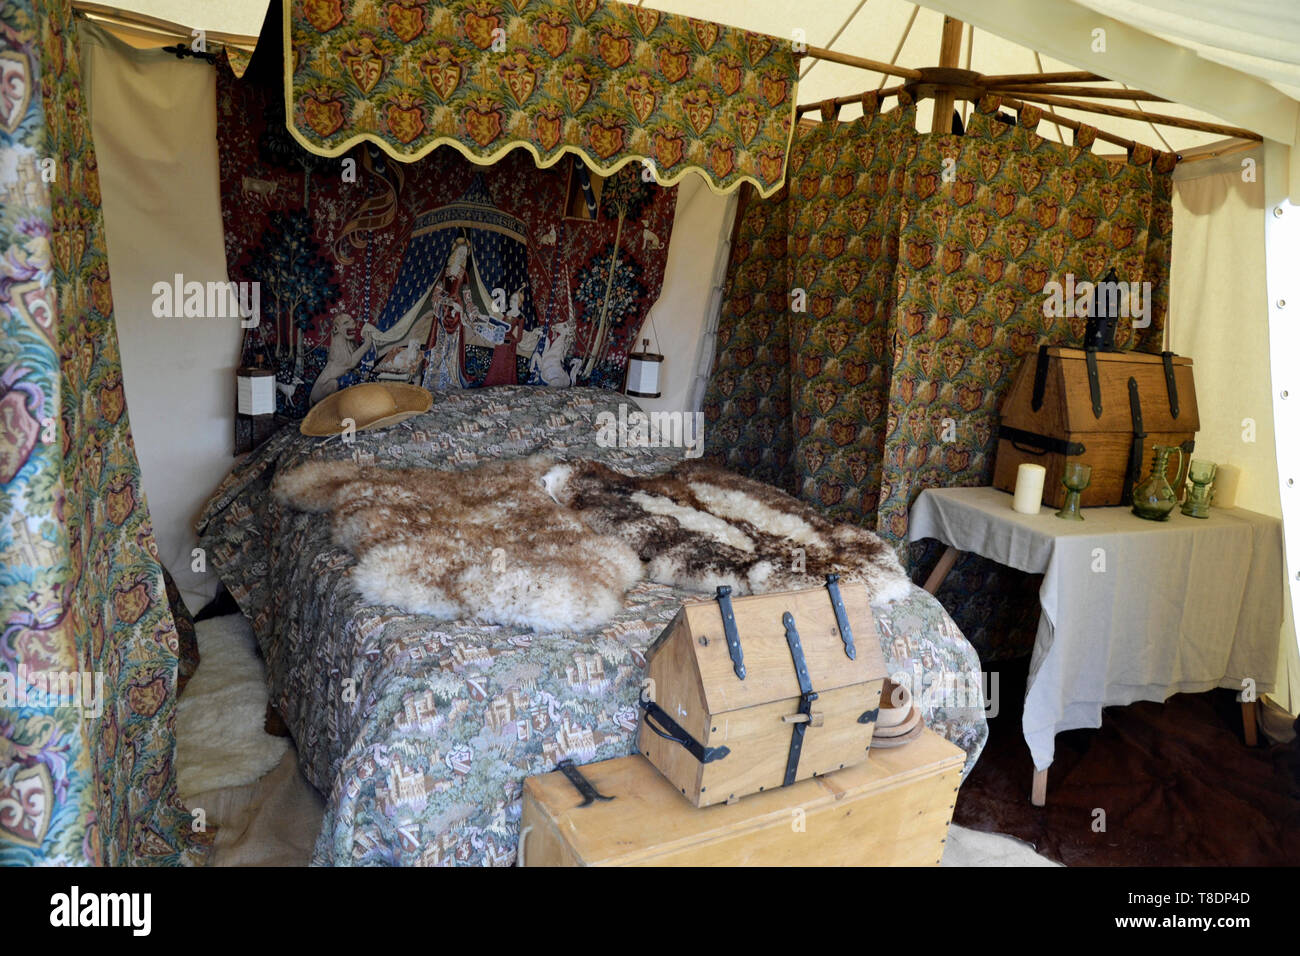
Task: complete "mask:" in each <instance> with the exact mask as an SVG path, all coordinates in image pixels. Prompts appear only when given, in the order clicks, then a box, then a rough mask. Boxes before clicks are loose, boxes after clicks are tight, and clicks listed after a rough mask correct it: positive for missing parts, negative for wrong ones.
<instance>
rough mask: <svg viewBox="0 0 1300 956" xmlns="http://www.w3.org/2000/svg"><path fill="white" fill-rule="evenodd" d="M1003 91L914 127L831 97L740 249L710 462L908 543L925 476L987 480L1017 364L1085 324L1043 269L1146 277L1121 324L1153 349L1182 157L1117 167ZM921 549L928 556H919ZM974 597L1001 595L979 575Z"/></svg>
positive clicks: (719, 366)
mask: <svg viewBox="0 0 1300 956" xmlns="http://www.w3.org/2000/svg"><path fill="white" fill-rule="evenodd" d="M997 105H998V104H997V101H996V100H992V99H990V100H986V101H985V102H983V103H981V104H980V105H979V107H978V109H976V110H975V111H974V112H973V114H972V116H971V119H970V123H969V129H968V130H967V132H966V134H965V135H964V136H952V135H925V134H919V133H917V132H916V129H915V109H914V106H913V104H912V103H911V102H910V101H909V100H907V99H906V98H904V101H903V102H902V103H901V104H900V105H899V107H898V108H896V109H894V110H892V111H890V112H888V113H884V114H880V113H879V112H878V110H877V107H876V103H875V101H874V98H871V97H868V98H867V100H866V102H865V104H864V106H865V115H864V116H863V117H862V118H861V119H858V120H854V121H852V122H845V123H841V122H838V121H837V120H836V119H835V118H834V111H833V110H827V111H826V113H825V115H824V116H823V122H822V123H820V124H817V126H816V127H815V128H813V129H810V130H801V131H800V132H798V133H797V134H796V137H795V142H794V145H793V146H792V148H791V153H790V168H789V174H788V184H787V189H786V190H785V191H783V192H782V193H780V194H779V195H778V196H776V197H774V198H773V199H771V200H767V201H751V202H750V203H749V204H748V206H747V208H746V209H745V211H744V214H743V218H742V221H741V224H740V227H739V233H738V236H737V240H736V243H735V245H734V247H733V253H732V261H731V265H730V268H729V274H728V288H727V296H726V299H725V301H724V307H723V313H722V317H721V320H720V326H719V333H718V335H719V337H718V342H719V346H718V354H717V358H716V360H715V366H714V373H713V376H712V378H711V380H710V384H709V389H708V392H707V395H706V399H705V415H706V421H707V422H708V424H709V426H710V428H711V435H712V437H711V438H710V441H709V447H710V449H711V454H713V455H715V456H716V457H717V458H718V460H720V461H721V462H723V463H724V464H726V465H727V466H729V467H732V468H735V469H737V470H740V471H743V472H746V473H750V474H754V475H756V476H758V477H761V478H763V479H764V480H767V481H769V482H772V483H774V484H777V485H780V486H782V487H785V488H787V489H789V490H791V491H793V492H795V493H797V494H799V495H800V496H801V497H803V498H804V499H806V500H808V501H810V502H813V503H815V504H817V505H819V506H821V507H822V508H823V509H824V510H825V511H826V512H827V514H828V515H830V516H832V517H834V518H836V519H839V520H845V521H854V522H856V523H859V524H862V525H865V526H867V527H870V528H873V529H875V530H877V531H878V532H879V533H880V534H881V535H882V536H884V537H885V538H886V539H887V540H890V541H893V542H894V543H895V544H897V545H898V546H899V547H900V550H903V551H904V552H905V553H906V549H905V548H904V543H905V542H906V539H907V514H908V509H909V508H910V507H911V505H912V502H913V501H915V499H916V496H917V494H919V493H920V491H921V489H923V488H933V487H942V486H954V485H984V484H988V483H989V481H990V480H991V478H992V470H993V453H994V451H995V449H996V431H997V421H998V417H997V416H998V409H999V406H1000V404H1001V400H1002V397H1003V396H1004V395H1005V393H1006V390H1007V388H1008V387H1009V386H1010V381H1011V376H1012V375H1013V374H1014V373H1015V371H1016V369H1017V368H1018V367H1019V365H1020V363H1021V361H1022V360H1023V359H1024V358H1025V357H1026V356H1027V355H1029V354H1031V353H1033V352H1034V350H1035V349H1036V348H1037V346H1038V345H1039V344H1040V343H1043V342H1050V343H1057V342H1066V343H1070V342H1079V341H1081V340H1082V334H1083V325H1084V322H1085V317H1084V316H1082V315H1080V316H1077V317H1076V316H1068V317H1067V316H1065V315H1046V314H1044V313H1045V310H1044V304H1045V301H1046V298H1047V296H1046V292H1045V286H1046V284H1047V283H1048V282H1050V281H1057V282H1062V283H1064V282H1065V281H1066V277H1067V275H1073V276H1074V277H1075V279H1076V281H1081V280H1084V279H1087V280H1090V281H1097V280H1099V279H1101V278H1102V277H1103V276H1104V275H1105V273H1106V271H1107V270H1108V269H1109V268H1111V267H1114V268H1115V270H1116V272H1117V274H1118V275H1119V277H1120V278H1121V279H1123V280H1124V281H1129V282H1137V283H1143V282H1149V283H1151V285H1150V296H1149V306H1150V316H1149V317H1150V322H1149V324H1148V325H1146V326H1145V327H1137V326H1135V325H1134V324H1133V323H1121V327H1120V332H1119V335H1118V336H1117V344H1118V345H1119V346H1120V347H1122V348H1134V349H1139V350H1142V351H1152V352H1154V351H1159V350H1160V347H1161V342H1162V338H1163V329H1164V320H1165V311H1166V308H1167V302H1168V278H1169V256H1170V232H1171V226H1172V213H1171V206H1170V199H1171V196H1172V176H1171V173H1172V170H1173V165H1174V157H1173V156H1172V155H1169V154H1153V152H1152V151H1151V150H1150V149H1148V148H1145V147H1139V148H1138V149H1137V150H1136V151H1135V152H1134V154H1133V155H1132V156H1130V157H1129V159H1128V161H1127V162H1114V161H1109V160H1105V159H1102V158H1100V157H1098V156H1095V155H1093V153H1092V152H1091V150H1090V148H1089V147H1090V145H1091V143H1092V140H1093V138H1094V136H1095V130H1091V129H1089V128H1087V127H1085V128H1084V129H1083V130H1082V131H1081V133H1080V135H1078V136H1077V137H1076V142H1075V143H1074V144H1073V145H1070V146H1065V145H1062V144H1060V143H1057V142H1052V141H1050V140H1047V139H1045V138H1043V137H1041V136H1039V135H1038V134H1037V133H1036V132H1035V131H1034V128H1035V127H1036V126H1037V124H1038V121H1039V119H1040V117H1041V113H1040V111H1038V110H1037V109H1033V108H1026V109H1025V110H1024V111H1023V112H1022V113H1021V115H1020V117H1019V121H1018V122H1017V123H1012V124H1008V123H1007V122H1004V121H1002V120H1000V119H998V118H996V116H995V114H996V113H997ZM1047 311H1052V310H1050V309H1049V310H1047ZM910 557H911V558H912V559H913V561H914V563H916V564H918V565H923V563H924V561H923V560H922V553H921V549H917V551H916V553H914V554H911V555H910ZM960 570H961V569H959V571H960ZM961 580H962V576H961V574H957V575H955V578H954V577H950V581H955V584H954V586H957V587H960V586H961V583H960V582H961ZM967 598H969V600H970V601H974V602H976V603H978V602H979V601H981V600H987V601H989V602H996V601H997V600H998V596H997V592H996V589H994V590H993V591H992V592H991V593H990V592H988V590H987V589H986V590H985V592H984V593H983V594H982V595H981V593H980V589H979V588H978V587H975V586H974V585H973V584H972V585H970V586H969V589H968V591H967V593H966V594H964V595H963V600H966V599H967ZM986 610H989V611H990V612H992V611H993V610H995V608H994V606H993V604H990V607H989V608H987V609H986ZM973 617H974V615H972V618H973ZM959 623H963V622H962V621H959ZM967 626H968V627H972V626H973V625H970V624H967ZM968 636H971V635H970V634H968ZM977 636H978V635H977ZM972 640H976V637H972ZM976 646H980V645H979V644H978V642H977V645H976Z"/></svg>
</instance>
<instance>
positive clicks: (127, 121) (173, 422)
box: [78, 0, 1300, 713]
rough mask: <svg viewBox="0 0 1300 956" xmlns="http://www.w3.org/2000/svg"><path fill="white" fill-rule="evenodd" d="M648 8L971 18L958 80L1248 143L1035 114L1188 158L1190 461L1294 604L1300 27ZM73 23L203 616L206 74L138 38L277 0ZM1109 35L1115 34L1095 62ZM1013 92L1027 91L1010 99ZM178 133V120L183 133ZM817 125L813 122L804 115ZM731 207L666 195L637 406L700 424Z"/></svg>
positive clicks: (755, 5) (222, 447) (258, 11)
mask: <svg viewBox="0 0 1300 956" xmlns="http://www.w3.org/2000/svg"><path fill="white" fill-rule="evenodd" d="M651 5H652V6H656V7H658V8H659V9H662V10H664V11H666V12H672V13H682V14H689V15H692V16H698V17H704V18H708V19H712V20H715V21H718V22H720V23H735V24H736V25H737V26H741V27H744V28H746V29H751V30H756V31H761V32H765V33H770V34H772V35H774V36H779V37H791V38H793V39H795V40H799V41H803V42H806V43H807V44H808V45H809V46H810V47H813V48H817V49H822V50H830V51H839V52H842V53H844V54H848V55H850V56H856V57H860V58H864V59H866V60H869V61H874V62H876V63H877V64H879V65H894V66H896V67H902V68H908V67H920V66H928V65H932V64H934V63H935V62H937V59H938V55H939V51H940V47H941V43H942V36H943V33H944V18H945V15H949V16H951V17H955V18H957V19H959V20H961V21H963V22H964V23H965V27H964V30H963V32H962V34H961V37H960V43H959V46H958V64H959V66H960V67H961V68H964V69H969V70H973V71H977V72H978V73H980V74H983V75H984V76H1005V75H1019V74H1032V73H1053V72H1072V71H1080V70H1092V71H1095V72H1097V73H1099V74H1103V75H1105V76H1106V77H1109V78H1110V79H1111V80H1112V81H1114V82H1113V83H1108V84H1101V87H1102V88H1113V89H1115V90H1123V89H1129V90H1136V91H1139V92H1141V91H1146V92H1147V93H1149V94H1151V95H1152V96H1153V97H1155V98H1160V99H1162V100H1164V101H1167V102H1159V101H1156V100H1154V99H1152V100H1137V99H1130V98H1127V97H1124V96H1122V95H1120V96H1117V97H1115V98H1114V99H1113V100H1112V99H1106V100H1102V101H1101V102H1103V103H1113V104H1115V105H1116V106H1118V107H1120V108H1121V110H1134V109H1143V110H1148V111H1150V112H1159V113H1162V114H1165V115H1169V116H1174V117H1180V118H1184V119H1188V120H1192V121H1197V122H1200V123H1202V124H1209V125H1215V126H1230V127H1240V128H1243V129H1246V130H1250V131H1254V132H1256V133H1258V134H1259V135H1260V136H1261V137H1262V140H1263V141H1262V142H1260V143H1256V142H1254V141H1252V140H1246V139H1241V138H1239V137H1225V136H1224V135H1223V133H1222V132H1215V131H1211V130H1206V129H1188V128H1182V127H1178V126H1171V125H1165V124H1159V125H1153V124H1152V123H1149V122H1143V121H1139V120H1136V119H1133V118H1131V117H1128V116H1124V115H1118V116H1098V115H1095V114H1092V113H1087V112H1083V111H1080V110H1076V109H1074V108H1071V107H1069V106H1064V105H1059V104H1051V103H1050V101H1049V102H1048V104H1047V107H1048V108H1049V109H1050V110H1052V111H1054V112H1055V113H1056V114H1058V115H1059V116H1060V117H1064V118H1065V119H1068V120H1073V121H1075V122H1080V121H1081V122H1087V123H1095V124H1096V125H1097V126H1099V127H1101V128H1102V129H1103V130H1104V131H1106V132H1107V133H1109V134H1112V135H1113V136H1114V137H1116V138H1119V139H1121V140H1133V141H1136V142H1138V143H1144V144H1147V145H1150V146H1153V147H1155V148H1158V149H1163V150H1166V151H1169V152H1176V153H1178V154H1179V155H1180V156H1181V157H1182V160H1183V161H1182V162H1181V163H1180V165H1179V167H1178V169H1177V171H1176V172H1175V176H1174V182H1175V191H1174V222H1175V226H1174V231H1175V233H1176V234H1177V241H1176V242H1175V243H1174V245H1173V250H1174V251H1173V262H1172V267H1171V291H1170V307H1169V321H1168V324H1167V330H1166V347H1167V348H1170V349H1172V350H1173V351H1175V352H1178V353H1180V354H1190V355H1194V356H1195V357H1196V362H1197V387H1198V391H1199V393H1200V395H1201V416H1202V418H1201V430H1200V432H1199V434H1198V436H1197V448H1198V451H1201V452H1202V453H1203V454H1205V455H1206V456H1208V457H1211V458H1214V459H1216V460H1219V461H1221V462H1232V463H1234V464H1236V465H1238V466H1239V467H1240V468H1241V469H1242V475H1243V478H1242V484H1241V487H1240V489H1239V491H1238V495H1237V503H1238V504H1239V505H1241V506H1243V507H1246V508H1250V509H1253V510H1256V511H1259V512H1262V513H1265V514H1271V515H1280V516H1282V517H1283V518H1284V520H1285V521H1286V530H1287V532H1288V533H1287V535H1286V540H1287V559H1288V563H1287V567H1288V569H1289V570H1288V571H1287V578H1288V581H1289V588H1288V589H1287V590H1288V593H1289V595H1290V596H1291V597H1292V599H1294V596H1295V594H1296V593H1297V591H1296V589H1297V587H1298V586H1300V585H1298V583H1297V582H1298V581H1300V572H1298V571H1297V570H1296V569H1297V568H1300V533H1298V532H1297V530H1296V529H1297V528H1300V501H1298V500H1297V499H1296V498H1295V488H1294V481H1293V479H1292V478H1291V477H1290V476H1291V475H1292V474H1300V451H1298V450H1297V448H1296V447H1295V444H1294V442H1292V443H1288V442H1287V441H1286V436H1294V435H1297V434H1300V410H1298V409H1296V408H1295V404H1296V403H1295V401H1294V398H1292V399H1291V400H1290V401H1288V399H1287V396H1288V395H1291V396H1297V395H1300V380H1296V379H1295V378H1294V376H1295V374H1296V373H1295V371H1294V369H1293V368H1291V367H1289V365H1288V363H1286V362H1285V361H1284V360H1283V356H1286V355H1294V354H1298V353H1297V347H1300V341H1298V339H1300V333H1297V332H1296V331H1295V330H1294V329H1293V328H1288V327H1287V326H1286V325H1285V324H1284V322H1283V318H1284V317H1285V315H1286V314H1287V312H1288V311H1292V310H1294V308H1295V305H1296V304H1297V303H1300V288H1297V287H1296V285H1297V283H1298V282H1300V279H1297V278H1296V276H1295V272H1294V270H1293V269H1292V268H1291V263H1293V262H1294V261H1295V260H1296V258H1297V256H1298V255H1300V212H1297V210H1296V207H1295V205H1293V203H1292V202H1291V200H1290V198H1289V197H1294V196H1297V194H1300V139H1298V137H1300V49H1298V47H1300V14H1297V13H1296V12H1294V11H1291V10H1288V9H1284V8H1282V7H1280V6H1279V8H1278V9H1277V10H1276V11H1273V12H1272V13H1271V15H1270V16H1269V17H1268V18H1267V19H1261V18H1260V17H1258V16H1255V15H1252V10H1253V9H1254V7H1255V6H1256V5H1254V4H1250V3H1245V2H1242V3H1228V4H1222V3H1219V4H1210V3H1201V2H1196V3H1191V4H1187V3H1177V4H1175V3H1173V2H1172V0H1143V2H1132V0H1129V2H1122V0H1077V2H1076V0H1041V2H1036V0H966V2H960V0H957V2H947V0H930V2H927V3H925V4H912V3H910V2H906V0H819V2H818V3H817V4H815V5H812V7H813V8H812V9H808V10H798V9H794V8H792V7H791V6H790V5H789V4H787V3H783V2H780V0H761V2H758V0H749V2H746V3H745V4H744V5H743V7H741V6H740V5H737V4H735V3H733V2H729V0H659V2H657V3H653V4H651ZM78 6H82V7H84V11H85V12H87V13H88V14H89V15H90V17H91V19H92V20H97V21H98V22H99V24H100V25H101V26H103V27H105V28H107V29H108V31H109V32H110V33H111V34H113V35H114V36H116V37H117V38H118V39H119V40H121V41H124V42H125V43H126V44H127V45H129V46H131V47H135V48H138V52H136V53H130V52H125V51H123V50H122V49H115V50H114V52H113V55H112V56H103V55H100V53H99V52H97V48H98V47H100V46H101V45H102V44H103V43H104V42H105V41H104V39H103V38H102V37H101V36H97V35H95V34H91V33H87V34H86V38H85V39H84V40H83V44H84V47H83V57H84V61H83V70H84V72H85V84H86V88H87V89H86V99H87V103H88V105H89V108H90V114H91V122H92V123H93V133H94V140H95V145H96V148H97V150H98V152H99V154H100V167H101V176H102V191H103V206H104V215H105V219H106V223H107V242H108V254H109V258H110V263H111V272H112V276H113V299H114V306H115V309H114V312H115V323H116V328H117V334H118V337H119V339H120V343H121V352H122V366H123V382H124V388H125V393H126V402H127V405H128V407H129V408H130V412H131V422H132V431H133V434H134V438H135V445H136V450H137V453H138V455H139V459H140V463H141V471H142V476H143V486H144V490H145V492H146V494H147V497H148V505H149V510H150V512H151V514H152V518H153V526H154V531H155V535H156V538H157V541H158V549H159V557H160V559H161V561H162V563H163V564H164V565H166V566H167V567H168V568H169V569H170V570H171V572H172V573H173V575H174V576H175V577H176V579H177V581H178V583H179V584H180V587H181V589H182V593H183V594H184V596H185V598H186V601H187V603H188V604H189V605H190V607H191V609H192V610H196V609H197V608H198V607H199V606H201V605H202V604H203V603H205V602H206V600H208V599H209V598H211V597H212V595H213V594H214V593H215V592H216V589H217V581H216V579H215V576H214V575H213V573H212V572H211V570H210V569H209V568H207V567H205V566H204V565H203V564H202V562H199V561H196V560H193V558H192V555H193V549H194V547H195V545H196V538H195V535H194V532H193V530H192V526H193V521H194V518H195V516H196V514H197V512H198V511H199V509H200V508H201V507H202V505H203V504H204V502H205V500H206V499H207V497H208V495H209V494H210V493H211V490H212V488H213V486H214V485H215V484H216V482H217V481H218V480H220V478H221V476H222V475H224V474H225V473H226V472H227V471H228V470H229V467H230V464H231V457H230V436H231V434H232V431H233V409H234V406H235V402H234V389H235V375H234V372H235V368H236V366H237V364H238V362H239V349H240V334H241V333H240V330H239V328H238V327H237V326H236V324H233V323H210V324H208V323H181V322H177V323H167V322H163V321H160V320H158V319H157V318H155V317H154V315H153V313H152V310H151V307H150V305H151V302H152V299H153V296H152V292H151V290H152V288H153V285H154V282H155V281H156V279H157V276H158V275H159V274H164V275H170V274H172V273H173V272H174V273H183V274H184V275H185V276H186V277H187V278H190V277H192V278H195V279H198V280H200V281H203V280H206V279H212V280H218V281H224V280H225V279H226V276H227V263H226V255H225V249H224V247H223V224H222V215H221V196H220V191H219V183H220V178H219V169H218V154H217V148H216V137H215V131H216V129H217V126H218V116H217V112H216V97H215V95H214V90H215V79H214V77H213V71H212V70H211V69H208V68H206V67H204V66H203V65H202V64H201V63H196V62H195V61H192V60H181V59H178V58H174V57H170V56H166V55H163V54H159V53H158V52H157V51H156V50H153V49H152V48H153V47H156V46H159V45H163V44H167V43H172V42H175V40H176V39H177V38H176V37H173V36H169V35H167V33H166V30H163V31H162V32H161V33H158V32H155V31H153V30H151V29H150V28H149V27H148V25H147V21H149V19H150V18H153V19H154V20H155V21H160V22H164V23H171V24H179V25H182V26H183V27H184V28H195V29H202V30H205V31H207V32H208V33H209V35H210V36H211V37H212V38H213V39H214V40H217V41H218V42H223V41H224V42H226V43H228V44H230V45H233V46H236V47H241V46H242V47H243V48H245V49H246V48H248V47H250V46H251V45H253V43H254V42H255V39H256V37H257V35H258V33H259V32H260V31H261V29H262V21H263V18H264V14H265V8H266V3H265V0H238V2H235V0H204V2H198V0H131V2H124V3H121V4H119V5H118V10H119V11H121V13H120V14H119V13H115V12H114V10H113V9H112V8H105V7H99V6H97V5H95V4H85V5H82V4H78ZM133 24H134V25H133ZM142 24H143V26H142ZM1098 29H1102V30H1103V31H1104V42H1103V43H1102V45H1101V46H1100V47H1098V36H1097V33H1096V31H1097V30H1098ZM186 32H188V30H187V31H186ZM123 64H126V67H125V68H124V66H123ZM900 81H901V78H899V77H892V78H891V76H890V75H889V74H887V73H886V72H882V71H875V70H870V69H863V68H862V67H861V65H850V64H848V63H844V62H836V61H835V60H834V59H831V58H821V59H817V58H807V59H804V60H803V62H802V64H801V67H800V85H799V95H798V102H799V103H800V104H819V103H821V102H822V101H823V100H826V99H830V98H835V97H852V96H854V95H855V94H858V93H861V92H863V91H869V90H878V89H882V88H886V87H890V86H893V85H894V84H895V83H897V82H900ZM1008 95H1011V96H1020V95H1024V92H1023V91H1022V90H1021V89H1020V88H1019V87H1014V88H1011V89H1010V91H1009V93H1008ZM1031 95H1032V91H1031ZM1135 95H1136V94H1135ZM933 102H934V100H933V99H931V98H926V99H923V100H921V101H920V103H919V105H918V110H917V127H918V128H919V129H921V130H923V131H929V130H930V129H931V127H932V125H933V124H934V121H933V115H932V114H933V106H932V104H933ZM1094 102H1096V101H1094ZM956 108H957V110H958V112H959V113H961V114H962V115H963V117H968V116H969V111H970V109H971V105H970V103H969V102H968V101H962V100H958V101H957V103H956ZM857 109H858V107H857V106H855V105H853V104H849V105H846V106H844V107H843V109H842V112H841V114H840V116H841V118H851V117H852V116H853V115H854V113H855V111H857ZM178 116H182V117H184V118H185V122H184V123H178V122H176V117H178ZM807 118H808V119H809V120H810V121H814V122H815V121H816V119H817V112H816V111H815V110H814V111H812V112H810V113H809V114H808V116H807ZM1040 132H1042V133H1043V135H1047V136H1052V137H1059V138H1060V140H1061V141H1062V142H1068V141H1069V137H1070V130H1069V129H1068V128H1067V127H1065V126H1064V125H1063V124H1053V123H1052V117H1051V116H1048V117H1047V118H1045V119H1044V121H1043V124H1042V126H1041V127H1040ZM1293 147H1294V148H1293ZM1110 151H1113V152H1114V153H1115V154H1116V155H1119V154H1120V149H1119V148H1118V147H1115V148H1114V149H1113V150H1109V149H1106V148H1098V149H1097V150H1096V152H1098V153H1101V154H1105V153H1106V152H1110ZM736 212H737V196H736V194H735V193H732V194H730V195H721V194H719V193H717V192H715V191H713V190H711V189H709V188H707V187H706V185H705V184H704V182H703V181H702V180H700V179H698V178H696V177H688V178H687V179H685V180H684V181H683V182H682V183H681V185H680V187H679V190H678V194H677V200H676V227H675V229H674V230H673V236H672V240H671V243H670V245H669V248H668V252H667V265H666V272H665V276H664V282H663V288H662V292H661V294H660V297H659V300H658V302H657V304H656V305H655V307H654V309H653V312H652V316H653V318H654V320H655V324H656V333H657V335H656V337H657V339H658V343H659V346H660V350H661V351H663V352H664V353H665V354H666V356H667V361H666V362H665V365H664V381H663V397H662V398H661V399H658V400H657V403H656V402H654V401H652V402H649V403H647V404H648V405H650V406H654V405H656V404H657V405H658V406H659V407H663V408H692V407H693V408H698V407H699V406H700V403H701V402H702V401H703V395H704V387H705V383H706V381H707V378H708V374H709V370H710V367H711V363H712V358H713V349H714V332H715V330H716V324H717V321H718V313H719V309H720V303H721V297H722V288H723V283H724V279H725V274H726V269H727V263H728V252H729V249H728V243H729V239H730V237H731V236H732V235H733V225H734V220H735V217H736ZM1288 302H1289V303H1291V305H1290V307H1289V308H1288V305H1287V303H1288ZM706 441H707V438H706ZM1283 583H1284V582H1279V584H1280V585H1281V584H1283ZM1279 638H1280V640H1281V642H1282V645H1283V647H1284V648H1285V651H1286V654H1285V655H1284V663H1283V665H1282V666H1283V671H1284V673H1282V674H1280V675H1279V679H1278V683H1277V688H1278V689H1277V691H1276V696H1277V698H1278V700H1279V702H1280V703H1281V704H1282V706H1284V707H1286V708H1288V709H1289V710H1291V712H1292V713H1295V712H1296V711H1297V709H1300V653H1297V642H1296V636H1295V629H1294V626H1293V623H1292V619H1291V615H1290V613H1288V614H1287V617H1286V621H1285V622H1284V625H1283V632H1282V634H1281V635H1280V636H1279Z"/></svg>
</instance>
